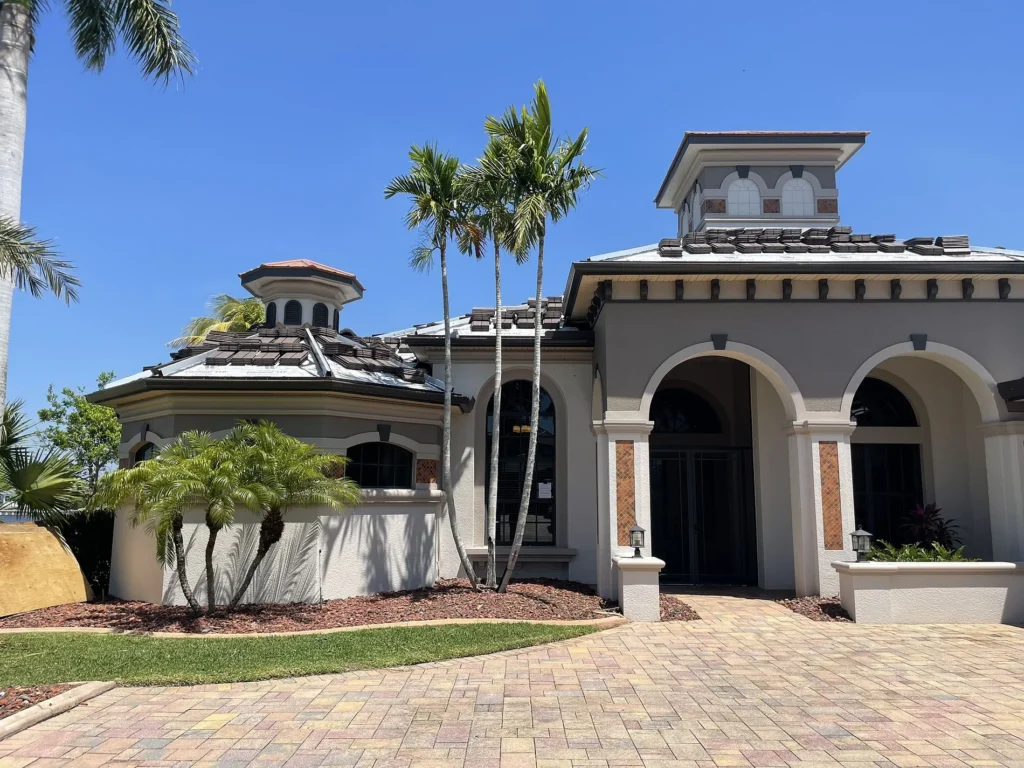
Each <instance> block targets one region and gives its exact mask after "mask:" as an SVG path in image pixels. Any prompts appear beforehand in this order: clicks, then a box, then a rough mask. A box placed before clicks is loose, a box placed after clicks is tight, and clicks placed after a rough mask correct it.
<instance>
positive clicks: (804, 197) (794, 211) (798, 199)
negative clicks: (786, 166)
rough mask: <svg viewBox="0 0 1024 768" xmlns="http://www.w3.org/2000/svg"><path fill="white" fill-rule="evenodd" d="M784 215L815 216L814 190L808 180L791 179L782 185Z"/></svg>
mask: <svg viewBox="0 0 1024 768" xmlns="http://www.w3.org/2000/svg"><path fill="white" fill-rule="evenodd" d="M782 215H783V216H813V215H814V190H813V189H811V185H810V183H809V182H808V181H807V179H790V180H789V181H787V182H786V183H785V184H783V185H782Z"/></svg>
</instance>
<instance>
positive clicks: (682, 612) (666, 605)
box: [661, 595, 700, 621]
mask: <svg viewBox="0 0 1024 768" xmlns="http://www.w3.org/2000/svg"><path fill="white" fill-rule="evenodd" d="M699 619H700V616H699V615H698V614H697V612H696V611H695V610H693V608H691V607H690V606H688V605H687V604H686V603H684V602H683V601H682V600H678V599H676V598H674V597H671V596H670V595H662V596H661V620H662V621H698V620H699Z"/></svg>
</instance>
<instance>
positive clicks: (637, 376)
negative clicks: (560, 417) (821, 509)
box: [595, 287, 1024, 411]
mask: <svg viewBox="0 0 1024 768" xmlns="http://www.w3.org/2000/svg"><path fill="white" fill-rule="evenodd" d="M723 293H725V288H724V287H723ZM1022 325H1024V304H1020V303H1014V302H987V301H974V302H965V301H956V302H923V301H921V302H918V301H914V302H911V301H904V302H839V301H835V302H832V301H823V302H783V301H777V302H769V301H752V302H729V303H715V302H710V301H709V302H700V301H692V302H685V301H684V302H678V303H676V302H652V301H649V302H639V301H638V302H617V301H612V302H610V303H608V304H606V305H605V307H604V309H603V310H602V312H601V315H600V318H599V320H598V329H599V332H598V333H597V335H596V342H595V343H596V344H597V345H598V348H597V350H596V353H597V358H598V360H599V361H600V364H601V366H602V367H601V373H602V376H603V377H604V391H605V397H606V399H607V402H608V409H609V410H624V411H628V410H636V409H637V408H638V407H639V404H640V399H641V397H642V396H643V393H644V388H645V387H646V386H647V383H648V381H649V380H650V378H651V376H652V375H653V374H654V372H655V371H656V370H657V368H658V366H660V365H661V364H662V363H663V362H665V360H667V359H668V358H669V357H670V356H671V355H673V354H675V353H676V352H678V351H680V350H682V349H684V348H686V347H688V346H691V345H693V344H698V343H707V342H709V341H710V340H711V339H710V337H711V334H712V333H716V334H719V333H724V334H728V336H729V341H730V342H741V343H744V344H748V345H751V346H753V347H756V348H758V349H760V350H761V351H763V352H765V353H767V354H768V355H770V356H771V357H773V358H775V359H776V360H777V361H778V362H779V363H780V364H781V365H782V366H783V367H784V368H785V369H786V370H787V371H788V372H789V374H790V375H791V376H792V377H793V379H794V380H795V381H796V384H797V386H798V387H799V389H800V392H801V393H802V395H803V398H804V401H805V403H806V406H807V409H808V410H810V411H836V410H838V409H839V408H840V404H841V400H842V397H843V393H844V391H845V389H846V387H847V385H848V384H849V382H850V380H851V378H852V377H853V375H854V373H855V372H856V371H857V369H858V367H859V366H860V365H861V364H862V363H864V362H865V361H866V360H867V359H868V358H869V357H871V356H872V355H874V354H875V353H877V352H879V351H880V350H882V349H884V348H886V347H888V346H891V345H893V344H898V343H907V342H909V339H910V334H912V333H913V334H918V333H925V334H928V340H929V342H938V343H941V344H946V345H949V346H952V347H955V348H957V349H959V350H961V351H963V352H965V353H967V354H968V355H971V356H972V357H974V358H975V359H976V360H978V361H979V362H980V363H981V365H983V366H984V367H985V368H986V369H987V370H988V371H989V372H990V373H991V374H992V376H993V377H994V378H995V380H996V381H1004V380H1008V379H1014V378H1017V377H1019V376H1021V374H1022V373H1024V370H1022V369H1024V364H1022V363H1021V361H1022V360H1024V334H1021V333H1019V332H1018V329H1019V328H1020V327H1021V326H1022Z"/></svg>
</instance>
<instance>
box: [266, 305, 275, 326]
mask: <svg viewBox="0 0 1024 768" xmlns="http://www.w3.org/2000/svg"><path fill="white" fill-rule="evenodd" d="M275 325H277V304H275V303H274V302H270V303H269V304H267V328H273V327H274V326H275Z"/></svg>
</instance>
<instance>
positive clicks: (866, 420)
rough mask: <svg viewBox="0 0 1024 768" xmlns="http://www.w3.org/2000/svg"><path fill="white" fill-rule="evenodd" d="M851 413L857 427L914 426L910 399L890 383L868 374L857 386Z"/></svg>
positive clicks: (915, 417)
mask: <svg viewBox="0 0 1024 768" xmlns="http://www.w3.org/2000/svg"><path fill="white" fill-rule="evenodd" d="M851 415H852V416H853V418H854V420H855V421H856V422H857V426H858V427H916V426H917V416H916V415H915V414H914V408H913V406H911V405H910V401H909V400H907V398H906V396H905V395H904V394H903V393H902V392H900V391H899V390H898V389H896V387H894V386H893V385H892V384H889V383H887V382H884V381H882V380H881V379H874V378H871V377H870V376H869V377H868V378H866V379H864V381H863V382H861V385H860V386H859V387H857V394H855V395H854V396H853V408H852V409H851Z"/></svg>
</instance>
